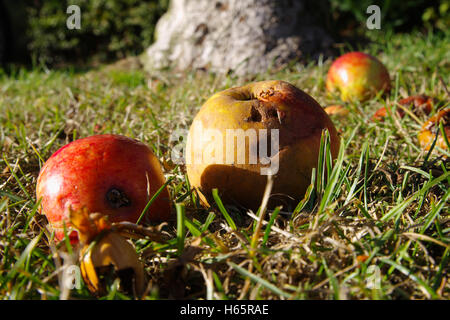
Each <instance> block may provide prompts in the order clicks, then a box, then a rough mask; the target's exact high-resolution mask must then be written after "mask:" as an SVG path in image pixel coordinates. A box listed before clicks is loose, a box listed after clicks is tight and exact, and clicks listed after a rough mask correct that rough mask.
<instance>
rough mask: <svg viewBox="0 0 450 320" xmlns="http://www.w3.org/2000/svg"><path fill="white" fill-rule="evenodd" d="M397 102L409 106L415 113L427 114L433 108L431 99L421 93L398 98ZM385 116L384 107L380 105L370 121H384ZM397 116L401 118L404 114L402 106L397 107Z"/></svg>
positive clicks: (405, 106)
mask: <svg viewBox="0 0 450 320" xmlns="http://www.w3.org/2000/svg"><path fill="white" fill-rule="evenodd" d="M398 104H400V105H401V106H403V107H404V108H411V111H412V112H413V113H414V114H415V115H421V114H424V115H428V114H430V113H431V110H432V109H433V99H432V98H431V97H429V96H426V95H423V94H419V95H413V96H410V97H407V98H404V99H400V100H399V101H398ZM386 116H387V110H386V107H381V108H380V109H378V110H377V111H376V112H375V113H374V115H373V117H372V121H384V119H385V118H386ZM397 116H398V117H399V118H403V117H404V116H405V111H404V110H403V109H402V108H397Z"/></svg>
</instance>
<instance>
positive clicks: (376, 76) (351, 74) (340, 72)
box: [326, 51, 391, 101]
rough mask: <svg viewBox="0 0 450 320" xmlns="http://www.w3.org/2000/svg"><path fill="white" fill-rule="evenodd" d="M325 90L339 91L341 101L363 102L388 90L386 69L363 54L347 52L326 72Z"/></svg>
mask: <svg viewBox="0 0 450 320" xmlns="http://www.w3.org/2000/svg"><path fill="white" fill-rule="evenodd" d="M326 87H327V90H328V91H330V92H333V91H336V90H337V91H340V93H341V99H342V100H343V101H351V100H359V101H364V100H366V99H368V98H370V97H373V96H375V95H376V93H377V92H379V91H381V90H383V91H385V92H388V91H389V90H390V87H391V85H390V78H389V73H388V71H387V69H386V67H385V66H384V65H383V64H382V63H381V62H380V61H379V60H378V59H377V58H375V57H373V56H371V55H369V54H366V53H363V52H357V51H355V52H349V53H346V54H344V55H342V56H340V57H339V58H338V59H336V60H335V61H334V62H333V63H332V65H331V67H330V69H329V70H328V74H327V80H326Z"/></svg>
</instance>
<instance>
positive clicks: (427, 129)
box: [418, 108, 450, 151]
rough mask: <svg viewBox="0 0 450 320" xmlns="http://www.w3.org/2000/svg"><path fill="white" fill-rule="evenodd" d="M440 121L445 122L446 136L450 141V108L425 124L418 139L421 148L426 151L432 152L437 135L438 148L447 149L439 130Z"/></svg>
mask: <svg viewBox="0 0 450 320" xmlns="http://www.w3.org/2000/svg"><path fill="white" fill-rule="evenodd" d="M440 121H442V122H443V126H444V131H445V134H446V136H447V139H448V140H449V141H450V108H447V109H444V110H441V111H439V112H438V113H437V114H435V115H434V116H432V117H431V118H430V119H428V121H426V122H425V123H424V124H423V126H422V129H421V130H420V132H419V136H418V138H419V144H420V146H421V147H422V149H424V150H425V151H428V150H430V148H431V145H432V144H433V142H434V140H435V139H436V135H438V138H437V140H436V146H438V147H439V148H441V149H444V150H445V149H447V143H446V142H445V140H444V137H443V136H442V134H441V131H440V129H439V122H440Z"/></svg>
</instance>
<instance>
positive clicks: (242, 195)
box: [186, 81, 339, 209]
mask: <svg viewBox="0 0 450 320" xmlns="http://www.w3.org/2000/svg"><path fill="white" fill-rule="evenodd" d="M324 129H328V131H329V134H330V141H331V154H332V156H333V158H334V157H336V156H337V152H338V149H339V138H338V136H337V132H336V129H335V127H334V125H333V123H332V121H331V120H330V118H329V117H328V115H327V114H326V112H325V111H324V110H323V108H322V107H321V106H320V105H319V104H318V103H317V102H316V101H315V100H314V99H313V98H312V97H311V96H309V95H308V94H306V93H305V92H303V91H302V90H300V89H298V88H297V87H295V86H293V85H292V84H289V83H287V82H284V81H261V82H255V83H250V84H247V85H244V86H242V87H235V88H230V89H228V90H225V91H222V92H219V93H217V94H215V95H213V96H212V97H211V98H209V99H208V100H207V101H206V102H205V104H204V105H203V106H202V107H201V109H200V111H199V113H198V114H197V115H196V116H195V118H194V120H193V123H192V125H191V128H190V130H189V134H188V138H187V145H186V167H187V175H188V178H189V181H190V183H191V185H192V186H193V187H195V188H196V189H198V190H199V191H200V196H201V199H202V200H203V202H205V203H210V200H211V193H212V189H214V188H217V189H218V190H219V193H220V195H221V197H222V200H223V201H225V202H228V203H231V204H238V205H241V206H244V207H246V208H250V209H257V208H258V206H259V204H260V203H261V200H262V197H263V193H264V189H265V186H266V183H267V175H268V174H271V175H273V177H274V183H273V189H272V196H271V198H270V201H269V207H273V206H274V205H279V204H284V205H285V207H284V208H285V209H288V208H287V207H288V206H290V205H292V204H295V202H296V201H298V200H299V199H301V198H302V197H303V196H304V194H305V192H306V189H307V187H308V186H309V184H310V180H311V172H312V169H313V168H315V167H316V166H317V160H318V154H319V149H320V140H321V135H322V131H323V130H324Z"/></svg>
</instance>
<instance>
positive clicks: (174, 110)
mask: <svg viewBox="0 0 450 320" xmlns="http://www.w3.org/2000/svg"><path fill="white" fill-rule="evenodd" d="M342 49H343V50H345V51H349V50H351V49H360V48H349V47H348V46H345V45H343V46H342ZM361 49H362V50H364V51H365V52H367V53H370V54H373V55H375V56H377V57H378V58H379V59H380V60H381V61H382V62H383V63H384V64H385V65H386V66H387V68H388V70H389V72H390V75H391V78H392V81H393V89H392V90H391V92H390V94H389V95H388V96H387V97H376V98H374V99H371V100H369V101H366V102H364V103H347V104H345V106H346V107H347V108H349V109H350V113H349V114H348V116H346V117H338V116H333V117H332V120H333V122H334V124H335V126H336V128H337V129H338V131H339V133H340V136H341V138H342V153H341V154H340V157H338V159H337V160H336V161H335V163H334V166H333V170H331V168H327V167H325V165H324V164H323V162H321V163H320V165H319V166H318V168H317V172H316V179H315V180H314V181H313V183H312V187H311V189H310V191H311V192H310V193H308V194H307V196H306V197H305V199H304V200H302V201H301V202H300V203H299V205H298V206H297V208H296V209H295V210H293V211H292V212H287V211H284V210H281V212H279V211H278V210H275V211H269V212H268V214H267V217H266V218H267V219H266V220H265V222H264V223H262V225H261V226H260V227H256V226H257V224H258V221H257V220H258V218H257V215H256V213H248V212H245V211H243V210H240V209H238V208H236V207H231V206H226V207H222V206H220V205H216V204H214V205H213V206H211V207H208V208H204V207H202V206H200V205H199V204H198V199H197V198H196V196H195V193H192V192H191V190H190V188H189V184H188V182H187V179H186V175H185V172H186V171H185V167H184V166H183V165H177V164H175V163H173V162H172V156H171V152H172V150H173V148H174V146H175V145H176V144H177V143H178V142H174V141H171V139H170V137H171V134H172V132H174V131H175V130H177V129H188V128H189V126H190V124H191V122H192V119H193V117H194V116H195V114H196V112H197V111H198V110H199V108H200V106H201V105H202V104H203V103H204V102H205V101H206V99H207V98H208V97H210V96H211V95H212V94H214V93H216V92H218V91H220V90H224V89H226V88H229V87H232V86H237V85H241V84H244V83H248V82H252V81H258V80H268V79H280V80H285V81H288V82H290V83H292V84H294V85H296V86H297V87H299V88H300V89H302V90H304V91H305V92H307V93H308V94H310V95H311V96H313V97H314V98H315V99H316V100H317V101H318V102H319V103H320V104H321V105H322V106H327V105H331V104H342V102H341V101H340V100H339V98H338V97H337V96H336V97H330V96H327V94H326V91H325V76H326V72H327V70H328V68H329V66H330V64H331V61H330V60H325V61H319V62H318V63H310V64H308V65H302V64H300V63H295V64H292V65H290V66H288V67H286V68H284V69H281V70H270V71H268V72H267V73H266V74H260V75H258V76H255V77H247V78H238V77H236V76H234V75H233V74H229V75H226V76H220V75H213V74H209V73H206V72H204V71H202V72H200V71H199V72H197V73H188V74H183V75H180V74H175V73H171V72H169V71H167V72H162V73H160V74H154V75H151V76H149V75H147V74H145V73H143V72H142V71H141V70H140V69H139V68H137V67H136V63H134V62H135V61H134V60H133V58H129V59H127V60H126V61H122V62H120V63H116V64H113V65H107V66H106V65H105V66H101V67H98V68H95V69H90V70H87V71H86V70H82V71H79V70H76V69H70V70H48V69H46V68H45V67H40V66H37V67H35V68H33V69H31V70H26V69H22V68H18V69H16V70H13V71H12V72H10V73H8V74H6V73H0V110H1V112H0V147H1V150H2V156H1V159H0V214H1V215H0V257H1V261H0V297H1V298H3V299H59V298H72V299H90V298H92V295H91V294H90V293H89V291H88V289H87V287H86V285H84V284H83V283H82V284H81V287H79V288H78V289H74V290H71V291H67V290H62V282H61V281H62V280H61V272H60V271H61V266H63V265H67V264H70V263H73V261H75V260H74V259H76V258H74V256H73V255H74V254H73V253H72V252H73V251H74V248H71V247H70V246H68V245H67V243H65V242H62V243H60V244H55V243H54V241H50V238H51V232H50V231H49V230H48V229H47V227H46V225H47V221H46V218H45V217H44V216H42V215H40V214H39V213H38V212H37V202H36V196H35V185H36V179H37V176H38V174H39V170H40V168H41V166H42V165H43V163H44V162H45V160H46V159H48V158H49V157H50V155H51V154H52V153H53V152H55V151H56V150H57V149H59V148H60V147H61V146H63V145H65V144H67V143H69V142H70V141H73V140H75V139H77V138H81V137H86V136H89V135H94V134H101V133H116V134H122V135H126V136H129V137H132V138H135V139H138V140H140V141H142V142H144V143H146V144H147V145H148V146H150V147H151V148H152V149H153V151H154V152H155V154H156V155H157V156H158V158H159V159H160V160H161V162H162V163H163V167H164V174H165V175H166V178H172V179H171V180H170V183H169V189H170V193H171V196H172V199H173V202H174V204H175V203H179V204H181V205H178V206H175V205H174V210H173V211H174V212H173V219H172V220H171V221H169V223H168V224H167V225H166V226H164V227H163V230H164V232H165V235H166V236H167V241H165V242H164V243H157V242H154V241H151V240H149V239H139V240H133V242H134V244H135V246H136V249H137V252H138V254H139V255H140V257H141V259H142V261H143V262H144V263H145V270H146V273H147V276H148V279H149V290H148V292H147V295H146V297H145V298H146V299H167V298H177V299H179V298H190V299H241V298H243V299H449V298H450V279H449V268H448V261H449V255H450V249H449V248H450V247H449V243H450V216H449V203H448V199H449V196H450V191H449V190H450V188H449V184H450V173H449V169H450V166H449V162H448V160H446V159H447V158H446V156H447V157H448V156H449V153H448V150H447V151H441V152H432V153H427V152H424V151H422V150H421V149H420V147H419V144H418V140H417V134H418V132H419V130H420V127H421V125H422V123H423V122H424V121H425V120H426V119H427V117H426V116H424V115H423V116H420V115H419V116H413V115H410V114H407V115H406V116H405V117H404V118H399V117H398V116H397V115H396V113H395V112H393V111H392V112H390V113H389V115H388V117H387V118H386V120H385V121H384V122H374V121H372V120H371V117H372V115H373V113H374V112H375V110H377V109H378V108H379V107H382V106H385V105H392V103H393V102H394V101H398V99H400V98H404V97H407V96H409V95H413V94H420V93H422V94H426V95H429V96H431V97H433V98H434V99H435V104H434V109H433V113H432V114H434V113H436V110H438V109H442V108H445V107H448V105H449V97H450V96H449V92H448V90H449V89H450V82H449V79H450V78H449V75H450V59H449V58H450V33H446V34H440V35H436V34H432V33H430V34H427V35H422V34H419V33H413V34H410V35H401V34H397V35H393V34H392V35H390V34H388V35H385V36H384V37H379V38H378V37H375V38H374V39H373V41H372V42H371V43H370V44H369V45H368V46H367V47H365V48H361ZM446 86H447V87H446ZM326 152H327V148H326V144H325V146H324V154H325V158H326V155H327V153H326ZM218 202H219V203H220V201H218ZM175 208H178V214H177V212H176V210H175ZM177 216H178V217H179V218H180V217H182V216H184V220H183V221H179V222H180V223H178V224H177ZM183 230H185V231H186V232H185V235H183V232H182V231H183ZM255 230H260V232H259V233H257V234H256V236H255V235H254V232H255ZM252 239H254V240H256V242H255V241H253V242H252ZM71 253H72V255H71ZM71 261H72V262H71ZM130 298H132V297H130V296H126V295H124V294H123V293H121V292H119V291H118V290H117V282H114V283H112V284H111V286H110V287H109V290H108V294H107V295H106V296H104V297H102V299H130Z"/></svg>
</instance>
